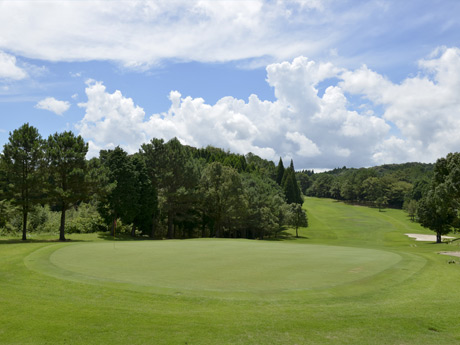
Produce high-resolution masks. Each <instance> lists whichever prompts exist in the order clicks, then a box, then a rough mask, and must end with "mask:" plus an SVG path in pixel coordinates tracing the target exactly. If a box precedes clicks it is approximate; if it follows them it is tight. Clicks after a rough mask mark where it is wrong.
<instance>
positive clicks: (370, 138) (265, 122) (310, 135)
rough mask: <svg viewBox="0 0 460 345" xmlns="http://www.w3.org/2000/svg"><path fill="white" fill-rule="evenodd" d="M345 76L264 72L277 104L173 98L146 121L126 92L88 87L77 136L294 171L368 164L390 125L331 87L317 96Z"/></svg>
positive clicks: (326, 70) (323, 70) (301, 67)
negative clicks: (232, 155) (220, 154)
mask: <svg viewBox="0 0 460 345" xmlns="http://www.w3.org/2000/svg"><path fill="white" fill-rule="evenodd" d="M340 73H342V70H341V69H339V68H336V67H334V66H333V65H331V64H322V63H315V62H313V61H311V60H309V59H307V58H305V57H299V58H296V59H294V60H293V61H292V62H283V63H279V64H272V65H269V66H268V67H267V82H268V83H269V84H270V85H272V86H273V87H274V91H275V95H276V98H277V100H276V101H274V102H272V101H264V100H261V99H259V98H258V97H257V95H251V96H250V97H249V99H248V100H242V99H237V98H234V97H223V98H221V99H220V100H218V101H217V102H216V103H215V104H207V103H206V101H205V100H204V99H202V98H192V97H183V96H182V95H181V94H180V92H178V91H171V93H170V94H169V99H170V101H171V106H170V108H169V110H168V111H166V112H164V113H159V114H153V115H151V116H146V114H145V111H144V110H143V109H142V108H141V107H139V106H137V105H135V104H134V101H133V100H132V99H131V98H127V97H125V96H123V95H122V93H121V91H118V90H117V91H115V92H113V93H109V92H107V90H106V87H105V86H104V85H103V83H102V82H96V81H92V80H91V81H88V85H87V88H86V95H87V97H88V101H87V102H86V103H80V104H79V106H80V107H82V108H85V116H84V118H83V119H82V121H81V122H80V123H79V124H78V129H79V131H80V134H81V135H82V136H83V137H84V138H86V140H88V141H89V142H90V145H91V146H92V147H93V152H95V151H96V148H113V147H114V146H116V145H118V144H120V145H121V146H123V147H124V148H125V149H126V150H127V151H129V152H135V151H137V150H138V149H139V147H140V145H141V144H142V143H144V142H148V141H149V140H150V139H151V138H153V137H157V138H163V139H165V140H169V139H171V138H172V137H177V138H178V139H179V140H180V141H181V142H182V143H184V144H188V145H193V146H197V147H204V146H207V145H213V146H217V147H221V148H224V149H229V150H231V151H233V152H238V153H248V152H253V153H255V154H257V155H259V156H261V157H263V158H266V159H271V160H275V161H276V160H277V159H278V157H280V156H281V157H283V158H285V159H289V158H294V159H295V161H296V166H297V168H307V167H318V168H324V167H334V166H338V165H340V166H342V165H345V164H347V165H358V164H371V162H372V155H373V154H374V153H375V149H376V147H377V146H378V144H379V143H381V142H382V141H383V140H384V138H385V137H386V135H387V133H388V131H389V129H390V126H389V125H388V124H386V123H385V121H384V120H383V119H380V118H378V117H375V116H369V115H366V114H360V113H358V112H356V111H351V110H348V109H347V105H348V103H347V99H346V97H345V95H344V93H343V90H342V89H341V88H340V87H338V86H334V87H329V88H327V90H326V91H325V92H324V94H323V95H322V96H321V97H320V96H319V95H318V90H317V87H318V86H317V85H318V84H319V83H320V82H322V81H324V80H325V79H327V78H331V77H337V76H338V75H339V74H340Z"/></svg>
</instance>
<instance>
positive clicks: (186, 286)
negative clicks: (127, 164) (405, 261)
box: [25, 239, 401, 294]
mask: <svg viewBox="0 0 460 345" xmlns="http://www.w3.org/2000/svg"><path fill="white" fill-rule="evenodd" d="M400 260H401V256H400V255H398V254H395V253H392V252H387V251H383V250H374V249H364V248H351V247H341V246H328V245H310V244H284V243H270V242H259V241H250V240H229V239H227V240H184V241H180V240H172V241H143V242H138V241H133V242H116V243H101V242H99V243H77V244H70V245H64V246H60V245H57V246H55V248H53V247H48V250H45V251H42V252H40V251H37V252H35V253H33V254H32V255H29V257H27V258H26V260H25V261H26V264H28V265H29V266H33V267H32V268H34V269H35V270H38V271H43V272H45V273H48V274H51V275H53V276H55V277H58V278H65V279H71V280H78V281H85V282H91V283H121V284H123V285H127V286H128V287H129V286H138V287H143V288H144V289H145V288H151V290H152V291H158V290H159V289H160V290H162V291H165V292H168V291H169V292H177V291H179V292H187V291H189V292H190V291H192V292H200V291H202V292H206V293H209V292H212V291H215V292H219V293H235V292H246V293H247V292H249V293H261V292H264V293H277V294H278V293H283V292H289V291H294V290H295V291H299V290H312V289H325V288H326V289H327V288H329V287H333V286H337V285H342V284H347V283H350V282H354V281H357V280H360V279H364V278H369V277H371V276H374V275H377V274H378V273H380V272H382V271H384V270H386V269H388V268H390V267H391V266H393V265H395V264H397V263H398V262H399V261H400Z"/></svg>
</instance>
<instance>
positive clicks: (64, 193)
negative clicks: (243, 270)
mask: <svg viewBox="0 0 460 345" xmlns="http://www.w3.org/2000/svg"><path fill="white" fill-rule="evenodd" d="M87 152H88V144H87V143H85V142H84V140H83V138H82V137H81V136H76V135H75V134H74V133H72V132H71V131H66V132H62V133H55V134H54V135H50V136H49V137H48V138H47V139H43V138H42V137H41V135H40V134H39V132H38V130H37V129H36V128H34V127H33V126H30V125H29V124H27V123H26V124H24V125H23V126H21V127H20V128H18V129H16V130H14V131H13V132H12V133H10V136H9V141H8V142H7V143H6V144H5V145H4V148H3V152H2V154H1V157H0V187H1V188H0V193H1V194H0V233H3V234H11V233H20V232H22V239H23V240H26V239H27V234H28V233H33V232H38V231H41V232H57V231H59V240H61V241H65V240H66V237H65V236H66V234H69V233H75V232H77V233H80V232H97V231H110V234H111V235H112V236H116V235H117V234H129V235H131V236H133V237H135V236H148V237H150V238H169V239H171V238H193V237H232V238H253V239H255V238H257V239H263V238H266V237H277V236H278V235H279V234H280V233H281V232H282V231H283V230H284V229H285V228H286V227H287V226H292V227H295V228H296V230H297V228H298V227H299V226H307V225H308V219H307V216H306V213H305V210H304V209H302V207H301V205H302V203H303V200H302V196H301V191H300V188H299V185H298V183H297V181H296V174H295V168H294V162H293V161H292V160H291V162H290V165H289V166H288V167H287V168H284V165H283V162H282V160H281V159H280V163H279V164H278V166H275V164H274V163H273V162H270V161H267V160H264V159H262V158H260V157H258V156H256V155H254V154H251V153H248V154H246V155H238V154H233V153H230V152H226V151H224V150H222V149H219V148H215V147H211V146H209V147H206V148H194V147H190V146H185V145H182V144H181V143H180V141H179V140H178V139H177V138H173V139H171V140H169V141H168V142H165V141H163V140H162V139H155V138H154V139H152V140H151V141H150V142H149V143H146V144H143V145H142V147H141V148H140V149H139V151H138V152H137V153H135V154H128V153H127V152H126V151H124V150H123V149H122V148H121V147H119V146H117V147H115V148H114V149H110V150H101V151H100V153H99V157H95V158H92V159H90V160H87V159H86V155H87Z"/></svg>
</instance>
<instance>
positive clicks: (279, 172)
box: [276, 157, 285, 186]
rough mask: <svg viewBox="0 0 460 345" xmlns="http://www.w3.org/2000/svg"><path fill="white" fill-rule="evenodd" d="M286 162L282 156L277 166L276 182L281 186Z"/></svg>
mask: <svg viewBox="0 0 460 345" xmlns="http://www.w3.org/2000/svg"><path fill="white" fill-rule="evenodd" d="M284 170H285V169H284V164H283V160H282V159H281V157H280V161H279V162H278V166H277V167H276V183H278V184H279V185H280V186H281V181H282V180H283V176H284Z"/></svg>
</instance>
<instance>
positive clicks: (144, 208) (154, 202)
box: [132, 154, 158, 238]
mask: <svg viewBox="0 0 460 345" xmlns="http://www.w3.org/2000/svg"><path fill="white" fill-rule="evenodd" d="M132 163H133V166H134V170H135V172H136V189H137V196H138V200H137V204H138V209H137V213H136V215H135V217H134V221H133V228H134V226H136V227H138V228H139V229H140V230H141V231H142V233H143V234H148V235H149V236H150V237H152V238H153V237H154V236H155V234H154V233H152V229H154V228H153V222H154V219H155V216H156V214H157V213H158V193H157V190H156V189H155V187H154V186H153V184H152V181H151V180H150V178H149V176H148V171H147V167H146V165H145V160H144V157H143V156H141V155H140V154H135V155H134V156H133V157H132Z"/></svg>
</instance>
